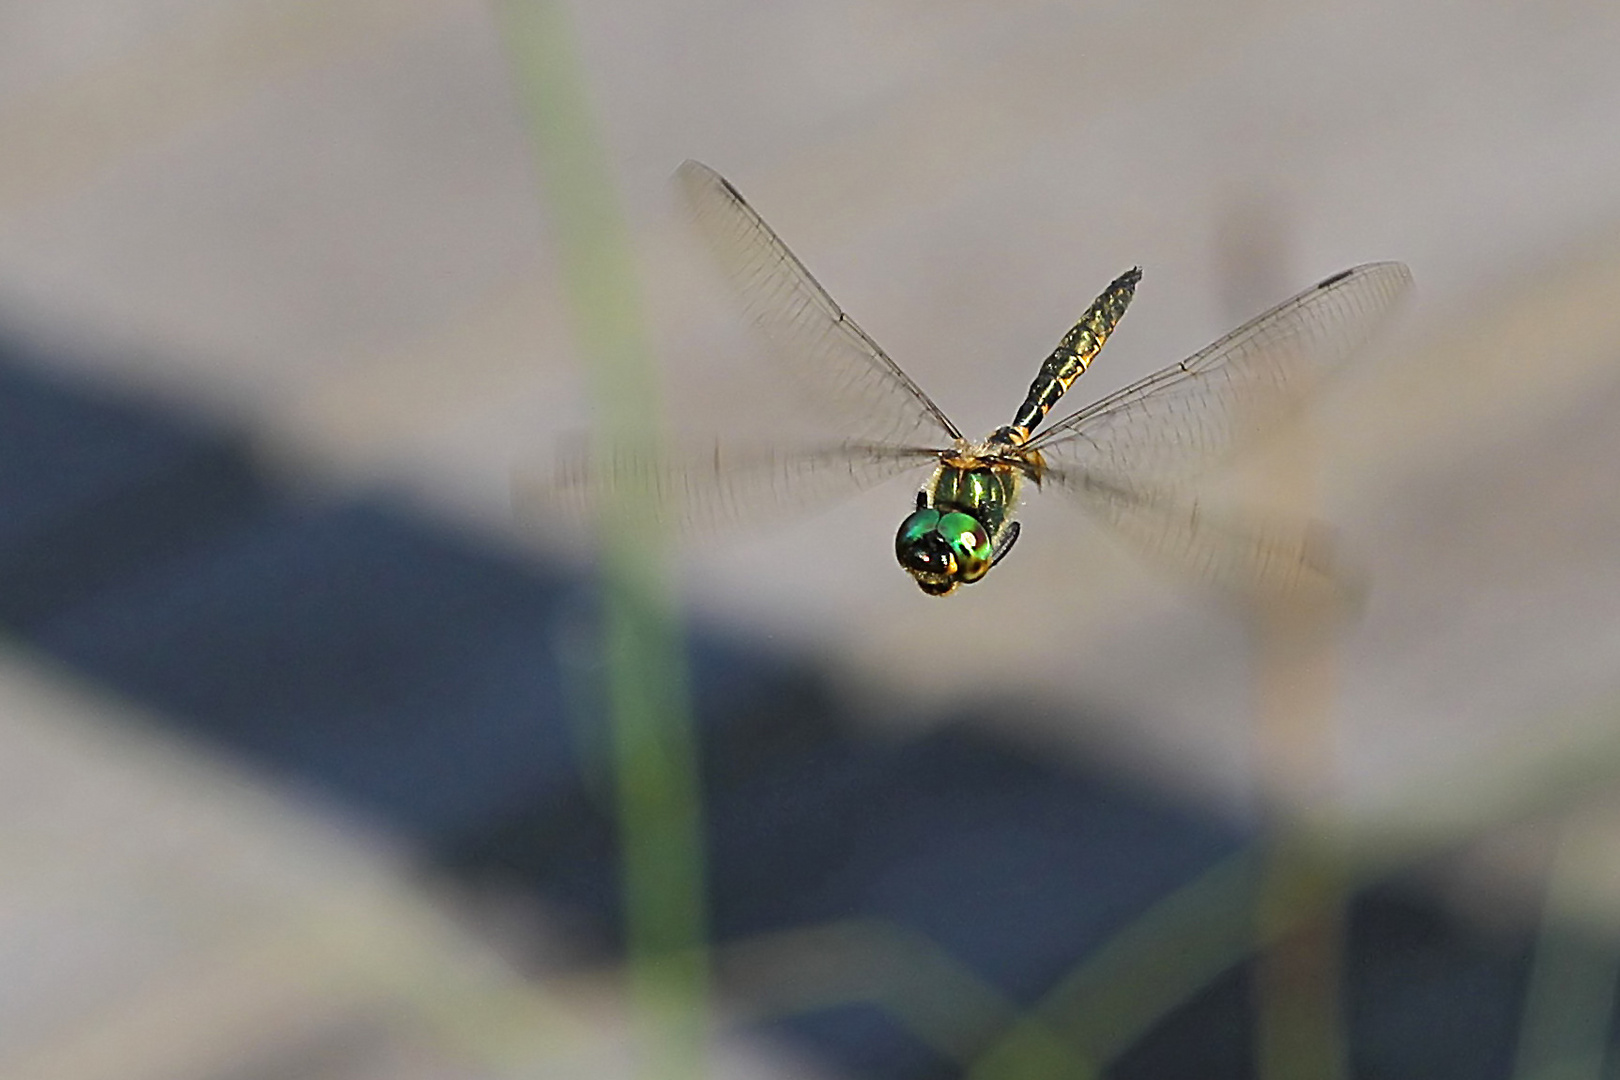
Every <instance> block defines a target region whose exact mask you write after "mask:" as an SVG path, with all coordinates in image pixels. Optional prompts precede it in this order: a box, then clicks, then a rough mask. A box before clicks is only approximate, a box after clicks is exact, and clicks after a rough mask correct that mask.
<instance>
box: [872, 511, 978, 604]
mask: <svg viewBox="0 0 1620 1080" xmlns="http://www.w3.org/2000/svg"><path fill="white" fill-rule="evenodd" d="M894 554H895V558H897V559H899V560H900V565H901V566H903V567H905V569H906V572H907V573H909V574H910V575H911V576H912V577H913V578H915V579H916V581H917V585H918V587H919V588H921V589H922V591H923V592H925V593H927V594H928V595H930V596H944V595H946V594H947V593H950V592H951V591H952V590H954V589H955V588H956V587H957V586H958V585H971V584H972V583H973V582H975V581H978V580H979V579H980V578H982V577H984V575H985V574H987V573H989V571H990V563H991V545H990V536H989V534H988V533H987V532H986V531H985V528H984V526H983V525H981V524H979V521H978V519H977V518H975V517H973V516H972V515H971V514H964V513H961V512H960V511H955V510H952V511H947V512H945V513H940V511H939V510H937V509H935V508H933V507H926V508H923V509H920V510H918V511H917V512H916V513H914V514H912V515H911V516H910V517H908V518H906V520H905V521H902V522H901V523H900V531H899V532H898V533H897V534H896V535H895V538H894Z"/></svg>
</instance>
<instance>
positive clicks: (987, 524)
mask: <svg viewBox="0 0 1620 1080" xmlns="http://www.w3.org/2000/svg"><path fill="white" fill-rule="evenodd" d="M675 177H676V183H677V186H678V187H679V189H680V190H681V191H682V193H683V194H684V196H685V199H686V202H687V204H688V206H689V208H690V210H691V211H692V215H693V217H694V219H695V221H696V225H697V228H698V231H699V233H700V234H701V235H702V236H703V238H704V240H705V242H706V245H707V247H708V248H709V249H710V252H711V254H712V255H713V256H714V257H715V261H716V262H717V263H718V265H719V267H720V269H721V271H722V272H723V275H724V276H725V277H726V278H727V279H728V280H729V283H730V285H731V287H732V289H733V291H734V292H735V293H736V294H737V297H738V298H739V299H740V301H741V305H742V309H743V313H744V315H745V316H746V319H747V321H748V322H749V323H751V324H752V326H753V327H754V329H755V330H756V331H757V332H758V333H759V335H760V336H761V337H762V338H763V339H764V344H765V345H766V346H767V347H768V354H769V356H771V357H772V358H773V359H774V360H775V362H776V363H777V365H778V369H779V371H780V373H782V374H783V375H784V376H786V377H787V378H788V379H790V380H791V381H792V382H793V383H794V384H796V386H797V388H798V389H799V391H800V392H801V393H800V400H801V402H802V403H803V405H804V407H805V408H807V409H809V410H811V411H813V412H814V413H815V414H816V415H818V416H819V417H820V418H821V419H822V420H823V421H825V422H827V423H829V424H830V425H833V426H835V427H836V428H838V429H840V430H841V433H842V435H843V438H842V440H841V441H839V442H837V443H835V444H831V445H825V446H819V447H815V446H812V447H804V448H791V449H784V448H779V447H771V448H767V449H765V450H757V449H753V450H750V449H744V450H741V451H737V450H729V451H723V450H722V448H721V447H718V446H717V447H716V448H715V449H714V450H713V452H712V453H705V454H700V455H692V456H689V457H686V458H682V457H680V456H675V457H668V456H659V457H653V456H650V455H638V454H634V453H628V452H627V453H624V454H617V453H616V454H615V455H614V456H613V459H612V460H611V461H608V462H605V463H598V464H596V465H595V466H594V467H593V466H592V465H591V464H590V463H589V462H588V461H582V460H576V461H575V462H573V463H571V464H570V465H567V466H565V468H564V471H563V475H562V476H561V477H560V478H559V483H560V484H561V486H563V487H565V488H568V489H571V490H574V491H579V490H590V491H594V492H596V493H597V494H600V493H601V492H603V491H604V490H605V489H608V488H617V489H618V490H620V491H622V492H629V491H634V492H636V493H637V497H641V496H650V497H652V498H653V500H654V502H655V503H656V505H657V506H659V507H660V508H662V509H663V510H664V511H665V512H666V513H667V514H668V515H670V516H673V517H675V518H677V519H679V523H680V524H683V525H687V526H702V525H708V526H710V527H714V526H719V527H729V526H731V525H733V524H734V523H737V522H743V521H747V520H749V519H751V518H755V517H758V516H760V515H761V513H762V512H763V511H766V510H771V511H773V512H774V511H777V510H780V509H782V508H789V509H793V510H799V511H806V512H807V511H809V510H811V509H814V508H816V507H818V506H820V505H823V504H825V503H826V502H828V501H831V500H834V499H837V498H839V497H842V496H847V495H852V494H854V493H855V492H857V491H860V490H863V489H866V488H870V487H873V486H876V485H878V484H881V483H883V482H884V481H886V480H889V479H892V478H894V477H897V476H899V475H902V474H905V473H908V472H914V473H917V474H919V475H920V474H922V473H923V471H924V470H927V478H926V480H924V482H923V483H922V485H921V487H920V488H919V489H918V491H917V492H916V497H915V502H914V503H913V504H912V505H911V506H910V508H909V510H908V513H907V515H906V517H905V519H904V520H903V521H902V522H901V523H900V527H899V529H898V531H897V532H896V535H895V540H894V553H895V558H896V559H897V561H898V562H899V564H900V566H901V567H902V568H903V569H904V570H905V571H906V573H908V574H909V575H910V576H911V578H912V580H914V581H915V582H916V584H917V586H918V587H919V588H920V589H921V590H922V591H923V592H924V593H926V594H928V595H930V596H947V595H950V594H951V593H953V592H955V591H956V590H957V589H959V588H960V587H962V586H966V585H972V584H974V583H976V582H978V581H981V580H983V579H984V577H985V576H986V575H987V574H988V573H989V572H990V571H991V570H992V569H993V568H995V567H996V566H997V565H998V564H999V563H1000V562H1001V561H1002V560H1003V559H1005V558H1006V557H1007V554H1008V553H1009V552H1010V551H1012V549H1013V545H1014V544H1015V543H1016V542H1017V540H1018V537H1019V535H1020V531H1021V524H1020V522H1019V520H1018V519H1017V511H1018V507H1019V504H1020V500H1021V498H1022V497H1023V494H1024V493H1025V491H1026V489H1027V488H1029V487H1033V488H1035V489H1037V490H1042V491H1044V490H1048V489H1050V490H1060V491H1063V492H1065V493H1067V494H1068V495H1070V496H1071V497H1072V498H1073V499H1075V500H1076V501H1077V502H1079V503H1080V504H1081V505H1082V506H1083V507H1084V508H1085V509H1086V510H1089V511H1090V512H1091V513H1092V515H1093V516H1094V517H1096V518H1097V519H1099V520H1101V521H1102V522H1104V523H1105V524H1107V525H1109V526H1111V527H1113V528H1114V529H1115V530H1116V531H1118V532H1120V533H1123V534H1124V535H1125V536H1127V537H1128V538H1129V539H1130V540H1131V541H1133V542H1134V543H1135V545H1136V546H1137V547H1139V548H1141V549H1143V550H1145V551H1146V552H1148V553H1150V554H1152V555H1156V556H1159V557H1160V558H1161V559H1166V560H1169V561H1171V562H1173V563H1175V564H1177V565H1179V566H1181V567H1183V568H1186V569H1189V570H1191V571H1193V572H1194V573H1195V574H1196V575H1198V576H1199V577H1201V578H1203V579H1205V580H1209V581H1212V582H1215V583H1218V584H1222V585H1225V586H1229V587H1232V588H1236V589H1241V590H1244V591H1248V592H1259V593H1271V592H1279V591H1281V592H1286V591H1288V590H1290V589H1292V588H1294V587H1297V586H1298V585H1299V584H1300V583H1301V582H1302V581H1304V580H1306V579H1312V578H1320V577H1323V576H1324V575H1331V573H1332V569H1331V566H1330V562H1331V557H1330V554H1329V552H1328V550H1327V548H1328V546H1329V545H1327V544H1326V543H1325V539H1324V531H1323V529H1322V528H1321V527H1320V526H1319V525H1317V524H1316V523H1312V522H1303V523H1301V522H1294V521H1290V520H1288V519H1286V518H1282V517H1272V518H1266V519H1262V518H1260V517H1257V516H1254V515H1249V514H1239V513H1234V512H1230V511H1221V510H1211V509H1210V508H1208V507H1206V506H1204V505H1202V502H1201V500H1200V499H1199V498H1198V497H1197V494H1196V490H1195V489H1191V488H1190V487H1189V485H1190V484H1191V483H1192V482H1193V481H1195V480H1196V479H1197V478H1198V477H1199V476H1200V475H1201V474H1202V473H1203V472H1204V471H1205V470H1207V469H1208V468H1210V467H1211V466H1212V465H1214V464H1216V463H1218V462H1220V461H1222V460H1224V459H1225V458H1227V457H1229V456H1230V455H1231V454H1232V453H1233V452H1235V451H1236V450H1237V449H1239V448H1240V446H1242V445H1243V444H1245V443H1247V442H1249V441H1250V440H1251V439H1252V438H1254V437H1256V436H1258V435H1259V434H1261V433H1263V432H1264V431H1265V430H1266V429H1267V428H1268V427H1271V426H1273V425H1275V424H1276V423H1277V422H1278V421H1279V420H1280V419H1282V418H1283V417H1285V416H1286V415H1288V414H1289V413H1290V412H1291V411H1292V410H1293V409H1294V407H1296V406H1297V405H1298V404H1299V403H1300V400H1301V399H1302V398H1303V397H1304V395H1305V393H1306V391H1307V390H1308V389H1310V387H1311V386H1312V385H1313V384H1314V383H1315V381H1316V380H1317V379H1318V378H1319V377H1320V376H1321V375H1322V374H1325V373H1326V372H1327V371H1329V370H1331V369H1332V368H1334V367H1336V366H1338V365H1339V364H1340V363H1342V362H1344V361H1345V360H1347V359H1348V358H1349V357H1350V356H1351V355H1352V354H1354V353H1355V352H1356V350H1357V349H1359V348H1360V347H1361V346H1362V345H1363V344H1364V343H1365V342H1366V341H1367V340H1368V339H1369V338H1370V337H1371V335H1372V333H1373V332H1374V330H1375V329H1376V328H1377V327H1378V326H1379V325H1380V324H1381V323H1382V322H1383V320H1384V318H1385V316H1386V315H1387V314H1388V312H1389V311H1390V309H1391V308H1392V307H1393V306H1394V305H1395V304H1396V302H1397V301H1398V300H1399V299H1400V298H1401V296H1402V295H1403V294H1404V293H1405V292H1406V291H1407V289H1408V288H1409V287H1410V284H1411V280H1412V279H1411V273H1410V272H1409V271H1408V269H1407V268H1406V267H1405V266H1404V265H1403V264H1401V263H1398V262H1375V263H1367V264H1364V265H1361V266H1356V267H1353V268H1351V269H1349V270H1344V271H1341V272H1339V273H1336V274H1334V275H1332V276H1331V277H1328V278H1326V279H1324V280H1322V281H1320V282H1318V283H1317V284H1315V285H1313V286H1312V287H1311V288H1309V289H1306V290H1305V291H1304V292H1302V293H1300V294H1299V295H1297V296H1295V297H1293V298H1292V299H1289V300H1286V301H1284V302H1283V303H1281V304H1278V305H1277V306H1276V307H1274V308H1272V309H1271V310H1269V311H1267V312H1265V313H1264V314H1262V315H1260V316H1258V317H1256V318H1254V319H1252V320H1250V321H1249V322H1247V323H1244V324H1243V325H1242V326H1240V327H1238V328H1237V329H1236V330H1233V331H1232V332H1231V333H1229V334H1227V335H1225V336H1224V337H1222V338H1220V339H1219V340H1217V341H1215V342H1214V343H1212V344H1210V345H1208V346H1206V347H1205V348H1203V349H1200V350H1199V351H1198V352H1195V353H1193V354H1192V355H1191V356H1189V357H1187V358H1186V359H1184V360H1181V361H1179V362H1177V363H1174V364H1171V365H1170V366H1168V367H1165V368H1163V369H1161V370H1159V371H1156V372H1154V373H1153V374H1151V375H1148V376H1147V377H1145V378H1142V379H1139V380H1138V381H1136V382H1134V383H1131V384H1130V385H1128V386H1126V387H1124V388H1123V389H1121V390H1118V391H1115V392H1114V393H1111V394H1109V395H1107V396H1106V397H1103V398H1101V399H1099V400H1097V401H1093V402H1092V403H1091V404H1089V405H1086V406H1085V407H1084V408H1081V409H1079V410H1078V411H1075V412H1073V413H1070V414H1068V415H1067V416H1064V417H1063V418H1062V419H1060V420H1057V421H1056V422H1054V423H1052V424H1049V425H1047V426H1045V427H1044V429H1043V428H1042V423H1043V422H1044V421H1045V419H1046V418H1047V416H1048V414H1049V413H1051V412H1052V410H1053V408H1054V407H1055V406H1056V405H1057V404H1058V402H1059V400H1060V399H1061V398H1062V397H1063V395H1064V394H1065V392H1067V391H1068V389H1069V388H1070V386H1072V385H1073V383H1074V382H1075V380H1077V379H1078V378H1079V377H1080V376H1081V375H1083V374H1085V372H1086V371H1087V370H1088V369H1089V368H1090V367H1091V364H1092V361H1093V360H1094V359H1095V358H1096V357H1097V355H1098V353H1099V352H1100V351H1101V350H1102V348H1103V345H1104V343H1105V342H1106V341H1107V340H1108V338H1109V337H1110V335H1112V334H1113V332H1114V330H1115V328H1116V327H1117V326H1118V325H1119V322H1120V320H1121V319H1122V318H1123V317H1124V315H1125V311H1126V308H1127V307H1128V306H1129V305H1130V303H1131V299H1132V297H1133V296H1134V295H1135V291H1136V286H1137V283H1138V282H1139V281H1140V280H1141V277H1142V272H1141V270H1140V268H1136V267H1133V268H1132V269H1130V270H1127V271H1126V272H1124V273H1122V274H1120V275H1119V276H1118V277H1117V278H1115V279H1114V280H1113V282H1111V283H1110V284H1109V285H1108V287H1107V288H1105V289H1104V290H1103V291H1102V293H1101V294H1100V295H1098V296H1097V298H1096V299H1095V300H1093V301H1092V303H1091V304H1090V306H1089V307H1088V308H1087V309H1086V311H1085V313H1084V314H1083V315H1082V316H1081V318H1080V320H1079V321H1078V322H1077V323H1075V325H1074V326H1073V327H1072V328H1071V329H1070V330H1069V331H1068V333H1066V334H1064V335H1063V337H1062V339H1061V340H1060V341H1059V342H1058V344H1057V347H1056V348H1055V349H1054V350H1053V351H1052V353H1051V355H1049V356H1048V357H1047V358H1046V360H1045V361H1044V362H1043V363H1042V364H1041V366H1040V369H1039V371H1038V372H1037V374H1036V375H1035V378H1034V380H1033V382H1031V383H1030V386H1029V390H1028V392H1027V393H1026V395H1025V397H1024V400H1023V403H1022V404H1021V405H1020V406H1019V407H1018V409H1017V411H1016V412H1015V413H1014V414H1013V418H1012V420H1011V422H1010V423H1008V424H1005V425H1003V426H1001V427H998V428H996V429H995V430H993V431H991V432H990V433H989V434H987V435H986V436H984V437H983V438H981V439H977V440H974V439H969V438H967V437H966V436H964V435H963V433H962V430H961V429H960V428H959V427H958V426H957V425H956V424H955V423H954V422H953V421H952V420H951V419H950V417H949V416H947V415H946V414H945V412H944V411H943V410H942V409H941V408H940V407H939V406H938V405H937V404H935V403H934V401H933V399H932V398H930V397H929V396H928V394H926V393H925V392H924V391H923V389H922V388H921V387H920V386H918V385H917V383H916V382H915V381H914V380H913V379H912V378H911V376H909V375H908V374H906V372H905V371H904V370H903V369H902V368H901V367H900V365H898V364H897V363H895V361H894V360H892V359H890V357H889V355H888V353H886V352H884V351H883V349H882V348H881V347H880V346H879V345H878V344H877V342H876V341H874V340H873V339H872V338H871V336H870V335H868V334H867V333H866V332H865V331H864V330H862V329H861V328H860V326H859V325H857V324H856V322H855V321H854V320H853V319H852V318H850V317H849V315H848V314H847V313H845V311H844V310H843V308H841V307H840V306H839V305H838V304H837V303H836V302H835V301H834V300H833V298H832V297H831V296H830V295H829V294H828V293H827V291H826V290H825V289H823V288H822V287H821V285H820V284H819V283H818V282H817V281H816V279H815V278H814V277H812V276H811V274H810V271H809V270H807V269H806V268H805V266H804V264H803V263H802V262H800V261H799V259H798V257H797V256H795V255H794V254H793V252H792V251H791V250H790V249H789V248H788V246H787V245H786V244H785V243H783V242H782V240H781V238H780V237H778V236H777V234H776V233H775V231H773V230H772V229H771V227H770V226H769V225H767V224H766V222H765V220H764V219H763V218H762V217H760V215H759V214H758V213H757V212H756V211H755V210H754V209H753V207H751V206H750V205H749V204H748V202H747V201H746V200H745V199H744V198H743V197H742V195H741V194H740V193H739V192H738V191H737V189H736V188H735V187H733V186H732V184H731V183H730V182H728V181H727V180H725V179H724V178H723V177H722V176H721V175H720V174H719V173H717V172H715V171H714V170H713V169H711V168H709V167H708V166H706V165H703V164H700V163H698V162H696V161H687V162H685V163H684V164H683V165H681V167H680V168H679V169H678V170H677V171H676V174H675Z"/></svg>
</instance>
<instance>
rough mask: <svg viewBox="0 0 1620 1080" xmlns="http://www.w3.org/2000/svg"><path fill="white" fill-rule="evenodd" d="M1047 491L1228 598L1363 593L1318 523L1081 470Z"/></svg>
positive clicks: (1051, 476)
mask: <svg viewBox="0 0 1620 1080" xmlns="http://www.w3.org/2000/svg"><path fill="white" fill-rule="evenodd" d="M1042 484H1043V486H1045V485H1053V484H1055V485H1057V486H1060V487H1062V488H1064V489H1065V490H1067V491H1068V492H1069V493H1070V494H1072V495H1073V496H1074V497H1075V499H1076V500H1077V501H1078V502H1079V503H1080V505H1081V506H1082V507H1083V508H1084V509H1086V510H1087V511H1088V512H1089V513H1090V514H1091V515H1092V516H1093V517H1095V518H1096V519H1098V520H1100V521H1102V522H1104V523H1105V524H1107V525H1108V526H1110V527H1112V528H1113V529H1114V530H1115V531H1116V532H1118V533H1119V534H1120V535H1122V536H1123V537H1125V539H1126V540H1128V541H1129V542H1130V544H1131V546H1133V547H1135V548H1136V549H1137V550H1139V551H1140V552H1142V553H1143V554H1144V555H1145V556H1147V558H1148V559H1149V561H1151V562H1154V563H1158V564H1159V565H1161V566H1162V567H1163V568H1165V569H1167V570H1170V571H1172V572H1174V573H1178V574H1182V575H1186V576H1190V577H1192V578H1193V579H1195V580H1197V581H1199V582H1202V583H1204V584H1207V585H1210V586H1213V587H1215V588H1216V589H1218V590H1220V591H1222V592H1227V593H1231V594H1236V595H1238V596H1242V597H1247V598H1253V599H1263V600H1265V599H1272V600H1275V599H1311V600H1334V601H1341V602H1342V601H1344V600H1347V599H1353V598H1354V596H1355V594H1356V592H1357V591H1358V583H1357V582H1356V580H1355V575H1354V574H1353V573H1352V572H1350V570H1349V569H1348V568H1347V567H1346V566H1344V565H1343V564H1342V563H1341V562H1340V561H1339V560H1338V557H1337V553H1336V550H1335V544H1334V541H1333V532H1332V530H1331V529H1330V528H1329V527H1328V526H1326V525H1324V524H1322V523H1321V522H1319V521H1311V520H1308V519H1303V520H1302V519H1296V518H1288V517H1285V516H1278V515H1258V514H1244V513H1240V512H1237V511H1235V510H1231V509H1228V508H1221V509H1210V508H1207V507H1204V506H1202V505H1200V504H1199V503H1198V502H1196V501H1193V500H1187V499H1181V498H1178V497H1176V496H1174V495H1170V494H1167V493H1164V492H1161V491H1148V490H1144V489H1140V488H1130V487H1124V486H1121V485H1119V484H1117V483H1114V482H1113V481H1112V480H1110V479H1107V478H1101V477H1097V476H1093V475H1089V474H1086V473H1083V472H1078V471H1062V470H1053V471H1050V472H1048V473H1047V474H1046V476H1045V477H1044V478H1043V479H1042Z"/></svg>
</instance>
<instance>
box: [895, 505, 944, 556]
mask: <svg viewBox="0 0 1620 1080" xmlns="http://www.w3.org/2000/svg"><path fill="white" fill-rule="evenodd" d="M938 525H939V511H938V510H918V511H917V512H916V513H915V514H912V515H911V516H910V517H908V518H906V520H904V521H902V522H901V523H900V532H899V533H898V534H897V535H896V536H895V538H894V546H895V549H896V550H900V549H902V548H907V547H910V546H912V545H913V544H915V543H917V542H918V541H919V540H921V539H922V538H923V537H925V536H927V535H928V534H929V533H931V532H933V531H934V529H935V528H936V527H937V526H938Z"/></svg>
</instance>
